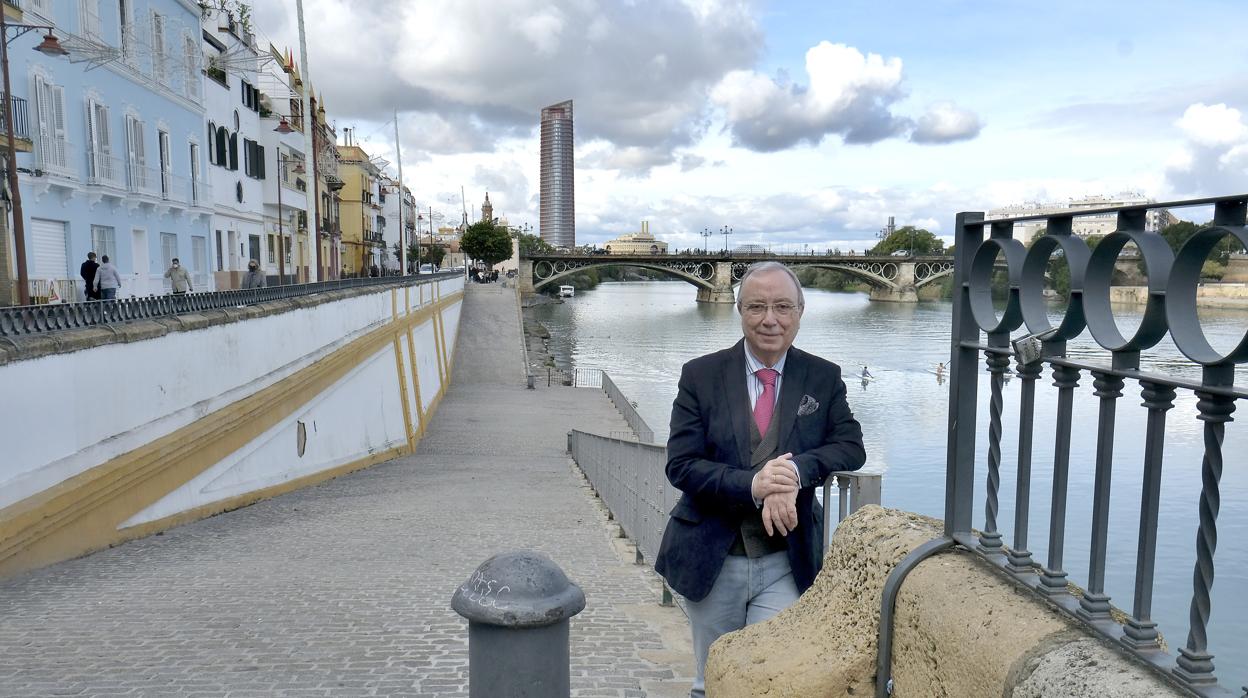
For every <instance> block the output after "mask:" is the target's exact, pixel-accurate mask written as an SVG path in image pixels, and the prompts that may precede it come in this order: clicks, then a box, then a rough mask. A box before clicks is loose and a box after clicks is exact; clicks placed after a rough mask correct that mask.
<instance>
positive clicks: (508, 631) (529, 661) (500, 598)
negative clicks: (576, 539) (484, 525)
mask: <svg viewBox="0 0 1248 698" xmlns="http://www.w3.org/2000/svg"><path fill="white" fill-rule="evenodd" d="M451 608H454V609H455V612H456V613H458V614H459V615H461V616H463V617H464V618H467V619H468V695H469V696H470V697H471V698H552V697H557V696H568V695H570V693H571V684H570V682H569V671H568V659H569V657H568V619H569V618H571V617H572V616H574V615H576V614H578V613H580V612H581V611H582V610H583V609H584V608H585V594H584V593H583V592H582V591H581V588H580V587H578V586H577V585H575V584H573V583H572V582H570V581H568V578H567V576H566V575H564V573H563V570H561V569H559V565H556V564H555V561H554V560H551V559H550V558H549V557H547V556H545V555H543V554H542V553H539V552H535V551H532V550H517V551H513V552H508V553H499V554H498V555H495V556H494V557H491V558H490V559H488V560H486V561H485V562H483V563H481V566H480V567H478V568H477V569H476V571H475V572H473V573H472V575H471V576H470V577H468V581H466V582H464V583H463V584H462V585H461V586H460V587H459V589H458V590H456V592H455V595H454V596H453V597H452V598H451Z"/></svg>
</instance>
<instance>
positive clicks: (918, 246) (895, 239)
mask: <svg viewBox="0 0 1248 698" xmlns="http://www.w3.org/2000/svg"><path fill="white" fill-rule="evenodd" d="M944 249H945V243H944V242H942V241H941V239H940V238H938V237H936V236H935V235H933V234H931V233H929V232H928V231H926V230H924V229H922V228H916V227H914V226H912V225H903V226H902V227H900V228H898V229H897V230H894V231H893V233H892V234H891V235H889V236H888V237H886V238H884V239H883V240H880V242H879V243H878V244H877V245H876V246H875V247H872V248H871V249H870V250H868V251H867V254H872V255H889V254H892V253H894V252H897V251H899V250H905V251H907V252H909V253H910V254H912V255H924V254H943V253H944Z"/></svg>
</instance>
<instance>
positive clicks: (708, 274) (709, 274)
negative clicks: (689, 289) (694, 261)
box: [698, 262, 715, 281]
mask: <svg viewBox="0 0 1248 698" xmlns="http://www.w3.org/2000/svg"><path fill="white" fill-rule="evenodd" d="M698 276H699V277H700V278H701V279H702V280H703V281H710V280H711V279H713V278H715V265H713V264H710V263H709V262H703V263H702V264H701V265H699V266H698Z"/></svg>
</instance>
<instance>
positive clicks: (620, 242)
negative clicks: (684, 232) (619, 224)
mask: <svg viewBox="0 0 1248 698" xmlns="http://www.w3.org/2000/svg"><path fill="white" fill-rule="evenodd" d="M603 249H604V250H606V252H607V254H667V243H666V242H663V241H662V240H655V239H654V235H651V234H650V221H642V222H641V232H637V233H625V234H623V235H621V236H619V237H618V238H616V239H614V240H608V241H607V242H606V243H604V244H603Z"/></svg>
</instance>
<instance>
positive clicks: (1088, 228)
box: [985, 193, 1178, 245]
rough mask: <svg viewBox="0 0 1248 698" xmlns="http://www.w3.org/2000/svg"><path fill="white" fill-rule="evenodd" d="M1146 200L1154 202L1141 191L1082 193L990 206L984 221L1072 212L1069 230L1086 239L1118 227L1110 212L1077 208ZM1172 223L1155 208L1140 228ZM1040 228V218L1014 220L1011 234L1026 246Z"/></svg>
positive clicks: (1166, 213) (1154, 229)
mask: <svg viewBox="0 0 1248 698" xmlns="http://www.w3.org/2000/svg"><path fill="white" fill-rule="evenodd" d="M1150 203H1155V200H1154V199H1149V198H1147V197H1145V196H1143V195H1141V194H1131V193H1123V194H1118V195H1115V196H1085V197H1083V198H1082V199H1071V200H1070V201H1068V202H1066V203H1025V204H1016V205H1013V206H1004V207H1002V208H994V209H991V210H989V211H988V213H987V215H986V216H985V220H989V221H992V220H998V219H1001V218H1012V217H1015V216H1035V215H1046V214H1055V213H1074V214H1075V219H1074V221H1073V222H1072V225H1071V227H1072V232H1073V233H1074V234H1075V235H1077V236H1079V237H1081V238H1087V237H1089V236H1091V235H1102V236H1103V235H1108V234H1109V233H1112V232H1114V230H1115V229H1116V228H1117V227H1118V218H1117V216H1116V215H1115V214H1112V213H1104V214H1097V215H1088V216H1080V215H1079V214H1078V211H1080V210H1084V211H1087V210H1093V209H1099V208H1109V207H1114V206H1130V205H1132V204H1150ZM1176 222H1178V218H1175V216H1174V215H1173V214H1172V213H1170V212H1169V211H1167V210H1165V209H1160V210H1157V209H1155V210H1152V211H1149V212H1148V214H1147V215H1146V217H1145V220H1144V229H1145V230H1147V231H1149V232H1157V231H1159V230H1161V229H1162V228H1165V227H1166V226H1168V225H1170V224H1172V223H1176ZM1044 228H1045V222H1044V221H1043V220H1039V221H1026V222H1023V223H1016V224H1015V225H1014V237H1015V238H1016V239H1017V240H1019V241H1020V242H1022V243H1023V244H1024V245H1026V244H1028V243H1030V242H1031V239H1032V238H1034V237H1035V236H1036V235H1038V234H1040V232H1041V231H1042V230H1043V229H1044Z"/></svg>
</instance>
